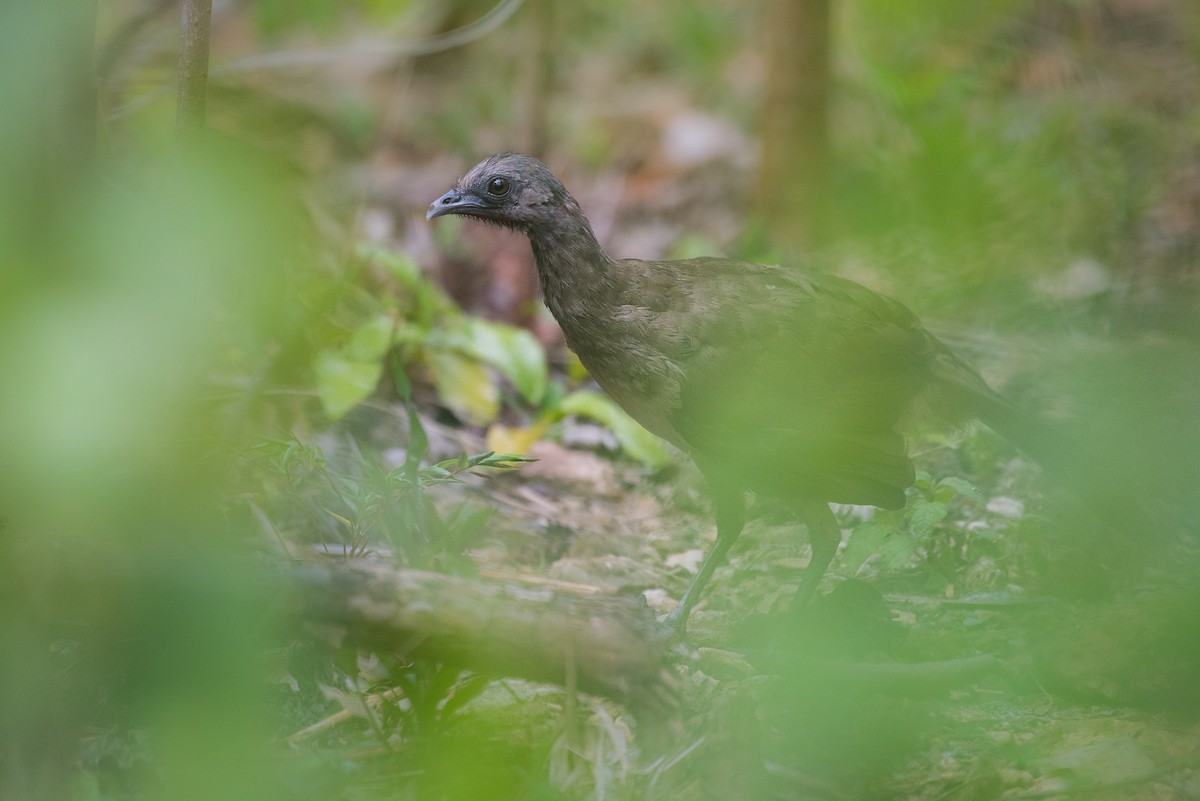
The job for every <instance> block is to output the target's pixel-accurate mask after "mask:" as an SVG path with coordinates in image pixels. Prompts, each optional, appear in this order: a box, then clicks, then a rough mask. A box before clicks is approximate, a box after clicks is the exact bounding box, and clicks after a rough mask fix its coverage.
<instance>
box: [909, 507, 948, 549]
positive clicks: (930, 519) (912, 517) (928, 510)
mask: <svg viewBox="0 0 1200 801" xmlns="http://www.w3.org/2000/svg"><path fill="white" fill-rule="evenodd" d="M948 509H949V507H947V506H946V504H944V503H937V502H935V501H926V500H922V499H920V498H917V499H915V500H914V501H913V502H912V506H911V507H909V512H908V524H909V526H910V527H911V528H912V531H913V533H914V534H916V535H917V536H918V537H920V538H922V539H924V538H925V537H928V536H929V535H930V534H932V533H933V529H934V528H935V527H936V526H937V524H938V523H940V522H942V519H943V518H944V517H945V516H946V512H947V511H948Z"/></svg>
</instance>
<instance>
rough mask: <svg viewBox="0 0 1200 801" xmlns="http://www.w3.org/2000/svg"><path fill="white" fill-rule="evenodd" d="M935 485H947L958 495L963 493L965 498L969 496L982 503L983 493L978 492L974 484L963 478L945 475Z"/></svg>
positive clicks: (939, 486)
mask: <svg viewBox="0 0 1200 801" xmlns="http://www.w3.org/2000/svg"><path fill="white" fill-rule="evenodd" d="M937 486H938V488H939V489H941V488H942V487H949V488H950V489H952V490H954V492H955V493H956V494H958V495H963V496H965V497H967V498H970V499H971V500H973V501H975V502H976V503H983V493H982V492H980V491H979V489H978V488H977V487H976V486H975V485H974V484H972V483H971V482H970V481H967V480H966V479H964V478H959V477H958V476H946V477H945V478H943V479H942V480H941V481H939V482H938V483H937Z"/></svg>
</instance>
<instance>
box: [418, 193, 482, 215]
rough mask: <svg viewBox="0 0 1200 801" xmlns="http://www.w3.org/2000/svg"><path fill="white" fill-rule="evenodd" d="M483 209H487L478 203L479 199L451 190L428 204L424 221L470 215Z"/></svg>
mask: <svg viewBox="0 0 1200 801" xmlns="http://www.w3.org/2000/svg"><path fill="white" fill-rule="evenodd" d="M484 208H487V207H486V206H485V205H484V204H482V203H480V202H479V199H478V198H477V197H475V196H474V195H468V194H465V193H463V192H461V191H459V190H457V189H451V190H450V191H449V192H447V193H446V194H444V195H442V196H441V197H439V198H438V199H437V200H435V201H433V202H432V203H430V204H429V211H427V212H425V219H427V220H432V219H433V218H434V217H441V216H442V215H443V214H470V213H471V212H476V211H479V210H480V209H484Z"/></svg>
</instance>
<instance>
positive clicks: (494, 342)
mask: <svg viewBox="0 0 1200 801" xmlns="http://www.w3.org/2000/svg"><path fill="white" fill-rule="evenodd" d="M465 349H466V350H467V352H469V353H471V354H472V355H474V356H476V357H478V358H479V359H481V360H483V361H485V362H487V363H488V364H490V365H491V366H492V367H495V368H496V369H497V370H499V371H500V373H501V375H503V376H504V377H505V378H507V379H508V380H509V381H511V382H512V385H513V386H514V387H516V388H517V391H518V392H520V393H521V396H522V397H523V398H525V400H527V401H529V402H530V403H532V404H538V403H541V401H542V398H543V397H544V396H545V394H546V378H547V369H546V352H545V351H544V350H542V346H541V345H540V344H538V341H537V339H536V338H534V336H533V334H531V333H529V332H528V331H526V330H525V329H524V328H517V327H515V326H511V325H504V324H502V323H494V322H491V321H489V320H482V319H479V318H470V319H469V320H468V321H467V327H466V342H465Z"/></svg>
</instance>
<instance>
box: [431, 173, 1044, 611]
mask: <svg viewBox="0 0 1200 801" xmlns="http://www.w3.org/2000/svg"><path fill="white" fill-rule="evenodd" d="M445 214H457V215H462V216H467V217H473V218H477V219H480V220H485V221H487V222H491V223H495V224H498V225H502V226H505V227H508V228H512V229H514V230H517V231H520V232H522V233H524V234H525V235H526V236H528V237H529V241H530V243H531V244H532V247H533V254H534V258H535V261H536V263H537V272H538V281H539V284H540V287H541V291H542V295H543V297H544V299H545V301H546V305H547V306H548V307H549V308H550V311H551V313H553V315H554V317H555V319H557V320H558V323H559V325H561V326H562V330H563V333H564V335H565V336H566V341H567V344H568V345H569V346H570V347H571V349H572V350H574V351H575V353H576V354H578V356H579V358H580V360H581V361H582V362H583V364H584V365H585V366H586V367H587V368H588V371H589V372H590V373H591V374H592V376H593V377H594V378H595V379H596V381H597V382H598V383H599V384H600V386H602V387H603V388H604V389H605V390H606V391H607V392H608V393H609V395H611V396H612V398H613V399H614V400H615V401H616V402H617V403H618V404H620V406H621V407H622V408H624V409H625V411H627V412H629V414H630V415H632V416H633V417H634V418H635V419H636V420H637V421H638V422H640V423H641V424H642V425H644V426H645V427H646V428H648V429H649V430H650V431H652V432H654V433H655V434H657V435H659V436H660V437H663V438H664V439H667V440H669V441H670V442H672V443H674V444H675V445H677V446H679V447H680V448H682V449H683V450H684V451H686V452H687V453H689V454H690V455H691V456H692V458H693V459H694V460H695V461H696V464H697V466H699V468H700V470H701V472H703V473H704V475H705V477H706V478H707V480H708V482H709V484H710V487H711V490H712V494H713V498H714V505H715V508H716V513H717V544H716V546H715V547H714V548H713V550H712V552H710V553H709V555H708V556H707V557H706V559H705V561H704V564H703V565H702V567H701V569H700V572H699V573H698V575H697V576H696V578H695V580H694V581H693V583H692V586H691V587H689V588H688V591H687V593H686V594H685V595H684V597H683V599H682V600H681V601H680V604H679V607H678V608H677V609H676V610H675V611H674V612H672V614H671V615H670V616H669V617H668V621H667V622H668V624H670V625H671V626H673V627H675V628H677V629H682V628H683V627H684V626H685V625H686V622H687V617H688V615H689V614H690V611H691V608H692V607H693V606H694V605H695V603H696V601H697V600H698V599H699V594H700V591H701V589H702V588H703V586H704V584H705V583H706V582H707V580H708V578H709V577H710V576H711V575H712V572H713V570H714V569H715V568H716V566H717V565H718V564H719V563H720V561H721V560H722V559H723V558H724V556H725V553H726V552H727V551H728V549H729V547H730V546H731V545H732V544H733V542H734V540H736V539H737V536H738V534H739V533H740V532H741V529H742V524H743V513H744V509H743V506H744V498H743V495H744V491H745V490H752V491H755V492H759V493H765V494H767V495H770V496H773V497H776V498H779V499H782V500H784V501H786V502H788V503H789V504H791V506H792V508H793V509H795V511H796V513H797V515H798V516H799V517H801V519H803V520H804V522H805V523H806V524H807V525H808V529H809V538H810V542H811V545H812V551H813V557H812V561H811V563H810V567H809V569H808V571H807V575H806V577H805V581H804V583H803V585H802V590H801V591H802V593H804V595H805V597H807V595H809V594H811V593H812V592H813V591H814V590H815V588H816V585H817V583H818V581H819V580H820V578H821V576H822V575H823V574H824V572H825V569H826V568H827V567H828V564H829V561H830V559H831V558H832V557H833V554H834V552H835V551H836V548H837V543H838V540H839V538H840V534H839V530H838V526H837V523H836V521H835V520H834V518H833V515H832V513H831V512H830V510H829V505H828V504H829V503H830V502H840V503H854V504H871V505H875V506H880V507H884V508H899V507H901V506H903V505H904V502H905V490H906V489H907V488H908V487H909V485H911V483H912V481H913V467H912V463H911V462H910V461H909V459H908V455H907V453H906V450H905V442H904V439H903V437H902V436H901V435H900V434H899V433H898V430H897V428H898V426H900V425H901V424H902V422H903V421H904V420H905V419H906V418H907V417H908V416H909V415H910V414H911V413H912V412H913V411H914V410H917V409H924V410H928V411H932V413H933V414H934V415H936V416H938V417H939V418H941V419H946V420H948V421H951V422H958V421H960V420H962V419H965V418H968V417H972V416H974V417H979V418H980V419H982V420H983V421H984V422H986V423H988V424H989V425H991V426H992V427H993V428H996V429H997V430H999V431H1000V433H1002V434H1004V435H1005V436H1007V437H1009V438H1010V439H1012V440H1014V441H1015V442H1016V444H1018V445H1019V446H1021V447H1023V448H1025V449H1027V450H1029V451H1031V452H1032V453H1033V455H1035V456H1037V455H1039V453H1040V452H1042V451H1044V450H1046V448H1048V447H1049V446H1048V444H1047V443H1048V441H1049V440H1048V437H1049V432H1047V431H1046V430H1045V429H1044V428H1043V427H1042V426H1041V425H1040V424H1038V423H1037V421H1035V420H1032V419H1031V418H1028V417H1026V416H1025V415H1023V414H1022V413H1021V412H1019V411H1018V410H1017V409H1015V408H1014V407H1013V406H1011V405H1010V404H1009V403H1008V402H1007V401H1005V400H1004V399H1003V398H1001V397H1000V396H999V395H997V394H996V393H995V392H993V391H992V390H991V389H990V388H989V387H988V386H987V384H986V383H984V381H983V379H982V378H980V376H979V374H978V373H977V372H975V371H974V370H973V369H972V368H971V367H969V366H968V365H966V364H965V363H964V362H962V361H961V360H959V359H958V358H957V357H955V356H954V355H953V354H952V353H951V352H950V351H949V349H947V348H946V347H945V346H944V345H943V344H942V343H941V342H939V341H938V340H937V339H935V338H934V337H933V336H932V335H931V334H929V332H927V331H926V330H925V329H924V328H923V327H922V326H921V323H920V321H919V320H918V319H917V318H916V316H915V315H913V313H912V312H910V311H909V310H908V309H907V308H905V307H904V306H903V305H901V304H899V303H897V302H896V301H893V300H891V299H889V298H886V297H883V296H882V295H878V294H876V293H874V292H872V291H871V290H869V289H867V288H865V287H863V286H860V285H858V284H855V283H853V282H851V281H846V280H844V279H840V278H836V277H833V276H829V275H823V274H820V273H813V272H804V271H799V270H792V269H785V268H782V267H775V266H766V265H761V264H753V263H749V262H743V261H734V260H730V259H718V258H701V259H687V260H683V261H641V260H636V259H613V258H610V257H609V256H608V255H607V254H606V253H605V252H604V251H603V250H602V249H601V247H600V245H599V243H598V242H597V241H596V237H595V234H593V233H592V228H591V225H590V224H589V223H588V221H587V218H586V217H584V215H583V211H582V210H581V209H580V207H579V204H578V203H577V202H576V201H575V199H574V198H573V197H571V195H570V194H569V193H568V192H567V190H566V189H565V188H564V187H563V185H562V184H561V183H560V182H559V180H558V179H557V178H555V177H554V175H553V174H551V172H550V171H549V170H548V169H547V168H546V166H545V165H544V164H542V163H541V162H540V161H538V160H537V159H534V158H532V157H530V156H524V155H519V154H504V155H498V156H493V157H491V158H489V159H486V160H484V161H483V162H481V163H480V164H478V165H476V166H475V167H474V168H473V169H472V170H471V171H470V172H468V173H467V175H466V176H465V177H463V178H462V180H460V181H459V182H458V183H457V184H456V185H455V186H454V188H452V189H451V190H450V191H448V192H446V194H444V195H443V196H442V197H441V198H439V199H438V200H436V201H434V202H433V204H432V205H430V207H429V212H428V214H427V217H429V218H430V219H432V218H434V217H439V216H442V215H445Z"/></svg>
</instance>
